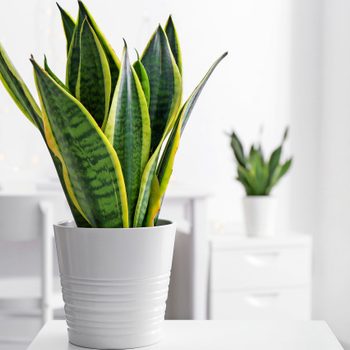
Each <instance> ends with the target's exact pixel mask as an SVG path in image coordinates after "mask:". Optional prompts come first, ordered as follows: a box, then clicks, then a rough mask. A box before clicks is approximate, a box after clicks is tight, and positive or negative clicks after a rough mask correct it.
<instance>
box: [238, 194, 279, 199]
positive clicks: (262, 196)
mask: <svg viewBox="0 0 350 350" xmlns="http://www.w3.org/2000/svg"><path fill="white" fill-rule="evenodd" d="M247 198H264V199H265V198H273V199H275V198H277V197H275V196H274V195H271V194H269V195H253V196H248V195H245V196H243V199H247Z"/></svg>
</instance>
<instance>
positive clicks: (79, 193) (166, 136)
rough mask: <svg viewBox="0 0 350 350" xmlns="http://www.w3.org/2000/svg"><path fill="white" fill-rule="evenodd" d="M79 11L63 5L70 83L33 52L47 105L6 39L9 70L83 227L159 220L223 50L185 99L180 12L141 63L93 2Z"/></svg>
mask: <svg viewBox="0 0 350 350" xmlns="http://www.w3.org/2000/svg"><path fill="white" fill-rule="evenodd" d="M78 4H79V12H78V16H77V19H76V20H74V19H73V18H72V17H71V16H70V15H69V14H68V13H67V12H66V11H65V10H64V9H63V8H62V7H60V6H59V5H58V8H59V10H60V13H61V17H62V23H63V28H64V33H65V37H66V40H67V63H66V77H65V81H64V82H63V81H62V80H60V79H59V78H58V77H57V76H56V75H55V74H54V73H53V72H52V70H51V69H50V67H49V65H48V61H47V59H46V57H45V60H44V65H43V67H41V66H40V65H39V64H38V63H37V61H36V60H35V59H34V58H33V57H31V59H30V60H31V62H32V64H33V67H34V79H35V83H36V87H37V92H38V95H39V100H40V107H39V105H38V104H37V102H36V101H35V99H34V98H33V96H32V95H31V93H30V92H29V90H28V88H27V86H26V85H25V83H24V82H23V80H22V79H21V77H20V75H19V74H18V72H17V71H16V69H15V68H14V66H13V65H12V63H11V61H10V59H9V57H8V56H7V54H6V52H5V50H4V49H3V47H2V46H1V45H0V79H1V81H2V82H3V84H4V86H5V88H6V89H7V90H8V92H9V94H10V95H11V96H12V98H13V100H14V101H15V103H16V104H17V105H18V107H19V108H20V109H21V111H22V112H23V114H24V115H25V116H26V117H27V118H28V119H29V120H30V121H31V122H32V123H33V124H34V125H35V126H36V127H37V128H38V130H39V132H40V133H41V135H42V137H43V139H44V141H45V143H46V145H47V147H48V150H49V152H50V154H51V157H52V159H53V162H54V164H55V167H56V170H57V173H58V176H59V179H60V181H61V184H62V187H63V190H64V192H65V195H66V197H67V200H68V203H69V205H70V208H71V211H72V214H73V216H74V219H75V222H76V224H77V226H80V227H140V226H153V225H155V224H156V223H157V218H158V214H159V211H160V207H161V204H162V200H163V197H164V194H165V191H166V188H167V186H168V183H169V179H170V176H171V173H172V169H173V164H174V158H175V155H176V152H177V149H178V146H179V142H180V138H181V135H182V133H183V131H184V128H185V126H186V123H187V121H188V118H189V116H190V114H191V112H192V109H193V107H194V105H195V103H196V101H197V99H198V97H199V95H200V93H201V91H202V89H203V87H204V85H205V84H206V82H207V80H208V78H209V77H210V75H211V74H212V72H213V71H214V69H215V68H216V66H217V65H218V64H219V62H220V61H221V60H222V59H223V58H224V57H225V56H226V54H227V53H224V54H223V55H222V56H221V57H219V58H218V59H217V60H216V61H215V62H214V64H213V65H212V66H211V68H210V69H209V71H208V72H207V73H206V75H205V76H204V78H203V79H202V81H201V82H200V83H199V84H198V86H197V87H196V88H195V90H194V91H193V93H192V94H191V95H190V96H189V98H188V99H187V100H186V101H185V103H184V104H182V59H181V49H180V44H179V40H178V36H177V32H176V29H175V26H174V22H173V20H172V17H171V16H170V17H169V19H168V21H167V23H166V25H165V26H164V28H163V27H162V26H160V25H159V26H158V27H157V29H156V30H155V32H154V34H153V35H152V37H151V39H150V40H149V42H148V44H147V46H146V48H145V50H144V52H143V54H142V55H141V56H139V54H138V53H137V59H136V61H135V62H134V63H131V62H130V58H129V51H128V47H127V44H126V42H125V41H124V49H123V53H122V56H121V60H120V59H119V58H118V57H117V55H116V54H115V52H114V51H113V49H112V47H111V45H110V44H109V42H108V41H107V39H106V38H105V36H104V35H103V33H102V31H101V30H100V28H99V26H98V25H97V23H96V22H95V20H94V18H93V17H92V15H91V13H90V12H89V11H88V9H87V8H86V6H85V5H84V4H83V3H82V2H81V1H78Z"/></svg>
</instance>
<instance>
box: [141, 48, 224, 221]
mask: <svg viewBox="0 0 350 350" xmlns="http://www.w3.org/2000/svg"><path fill="white" fill-rule="evenodd" d="M226 55H227V53H224V54H223V55H222V56H220V57H219V58H218V59H217V60H216V61H215V62H214V63H213V65H212V66H211V67H210V69H209V70H208V72H207V73H206V75H205V76H204V78H203V79H202V80H201V82H200V83H199V84H198V85H197V87H196V88H195V90H194V91H193V93H192V94H191V96H190V97H189V98H188V99H187V101H186V102H185V104H184V105H183V107H182V108H181V110H180V112H179V115H178V117H177V119H176V123H175V125H174V128H173V129H172V132H171V134H170V136H169V138H168V140H167V143H166V145H165V148H164V151H163V153H162V157H161V159H160V162H159V165H158V167H157V178H158V181H159V191H158V193H159V196H160V198H159V200H154V203H155V205H157V207H156V208H154V207H153V205H150V206H149V209H148V211H149V212H152V214H153V215H154V216H153V219H155V217H156V214H157V213H158V212H159V210H160V204H161V202H162V197H163V196H164V194H165V191H166V189H167V186H168V184H169V180H170V177H171V174H172V171H173V165H174V161H175V155H176V152H177V150H178V147H179V143H180V138H181V134H182V133H183V131H184V129H185V126H186V124H187V121H188V119H189V117H190V115H191V113H192V110H193V107H194V106H195V104H196V102H197V99H198V97H199V95H200V94H201V92H202V90H203V88H204V86H205V84H206V82H207V81H208V79H209V77H210V76H211V74H212V73H213V71H214V69H215V68H216V67H217V65H218V64H219V63H220V62H221V60H222V59H223V58H224V57H225V56H226ZM149 215H150V214H147V217H148V216H149Z"/></svg>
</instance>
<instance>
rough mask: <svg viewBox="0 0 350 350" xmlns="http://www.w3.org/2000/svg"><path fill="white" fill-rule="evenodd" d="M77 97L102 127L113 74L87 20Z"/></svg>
mask: <svg viewBox="0 0 350 350" xmlns="http://www.w3.org/2000/svg"><path fill="white" fill-rule="evenodd" d="M75 96H76V98H77V99H78V100H79V101H80V102H81V103H82V104H83V105H84V106H85V108H86V109H87V110H88V111H89V112H90V114H91V115H92V116H93V117H94V119H95V120H96V122H97V124H98V125H99V126H100V127H101V126H102V124H103V123H104V121H105V120H106V118H107V116H108V111H109V101H110V96H111V74H110V71H109V66H108V61H107V58H106V55H105V53H104V51H103V48H102V46H101V44H100V42H99V40H98V38H97V35H96V34H95V33H94V30H93V29H92V27H91V25H90V24H89V22H88V21H87V20H86V19H84V21H83V24H82V27H81V33H80V65H79V73H78V82H77V85H76V92H75Z"/></svg>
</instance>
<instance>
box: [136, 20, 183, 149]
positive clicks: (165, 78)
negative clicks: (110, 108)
mask: <svg viewBox="0 0 350 350" xmlns="http://www.w3.org/2000/svg"><path fill="white" fill-rule="evenodd" d="M141 61H142V63H143V65H144V67H145V69H146V72H147V75H148V78H149V82H150V88H151V99H150V103H149V113H150V118H151V129H152V141H151V152H154V150H155V149H156V148H157V146H158V144H159V142H160V140H161V138H162V136H163V133H164V130H165V128H166V126H167V125H168V124H172V123H174V121H175V118H176V115H177V112H178V109H179V107H180V103H181V94H182V79H181V75H180V72H179V68H178V67H177V64H176V62H175V59H174V56H173V54H172V52H171V49H170V46H169V42H168V39H167V37H166V34H165V32H164V30H163V28H162V27H161V26H160V25H159V26H158V28H157V30H156V31H155V33H154V34H153V36H152V37H151V39H150V41H149V43H148V45H147V47H146V49H145V51H144V53H143V55H142V58H141Z"/></svg>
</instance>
